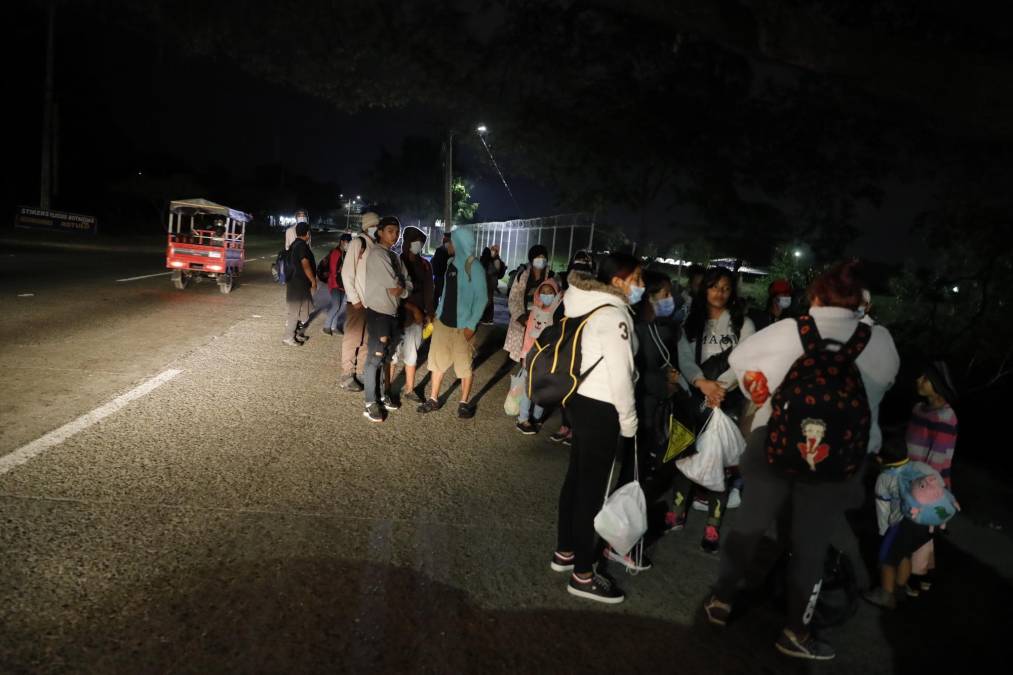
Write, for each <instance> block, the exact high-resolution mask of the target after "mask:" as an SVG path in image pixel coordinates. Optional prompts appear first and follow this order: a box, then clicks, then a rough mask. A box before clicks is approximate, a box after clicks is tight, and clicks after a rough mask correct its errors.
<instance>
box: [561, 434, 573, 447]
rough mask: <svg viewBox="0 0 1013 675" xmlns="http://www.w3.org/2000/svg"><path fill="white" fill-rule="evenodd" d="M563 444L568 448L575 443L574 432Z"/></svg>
mask: <svg viewBox="0 0 1013 675" xmlns="http://www.w3.org/2000/svg"><path fill="white" fill-rule="evenodd" d="M563 445H565V446H566V447H568V448H569V447H570V446H572V445H573V434H570V435H569V436H567V437H566V438H564V439H563Z"/></svg>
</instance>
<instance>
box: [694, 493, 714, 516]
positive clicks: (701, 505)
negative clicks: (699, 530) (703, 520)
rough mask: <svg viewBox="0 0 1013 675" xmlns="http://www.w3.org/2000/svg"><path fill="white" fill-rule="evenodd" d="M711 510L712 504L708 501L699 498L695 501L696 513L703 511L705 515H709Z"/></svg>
mask: <svg viewBox="0 0 1013 675" xmlns="http://www.w3.org/2000/svg"><path fill="white" fill-rule="evenodd" d="M710 508H711V505H710V502H709V501H707V500H706V499H700V498H699V497H697V498H696V499H694V500H693V510H694V511H703V512H704V513H707V512H708V511H710Z"/></svg>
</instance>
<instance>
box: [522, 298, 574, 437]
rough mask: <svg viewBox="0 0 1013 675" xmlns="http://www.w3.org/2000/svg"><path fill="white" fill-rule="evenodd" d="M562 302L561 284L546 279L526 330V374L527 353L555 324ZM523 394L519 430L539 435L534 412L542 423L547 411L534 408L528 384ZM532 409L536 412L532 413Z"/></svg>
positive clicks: (523, 350) (524, 351)
mask: <svg viewBox="0 0 1013 675" xmlns="http://www.w3.org/2000/svg"><path fill="white" fill-rule="evenodd" d="M562 302H563V292H562V291H561V290H560V289H559V284H557V283H556V280H555V279H552V278H549V279H546V280H545V282H544V283H543V284H542V285H541V286H539V287H538V290H537V291H536V292H535V300H534V305H533V306H532V308H531V312H529V313H528V323H527V327H526V329H525V330H524V346H523V347H522V348H521V353H522V354H524V355H525V356H524V359H522V361H521V367H522V370H523V371H524V372H526V371H527V353H528V352H529V351H531V347H532V346H533V345H534V344H535V340H536V339H537V338H538V336H539V335H541V334H542V331H543V330H545V329H546V328H548V327H549V326H551V325H552V324H553V323H554V322H555V314H556V310H557V309H558V308H559V307H560V306H561V304H562ZM523 392H524V393H523V394H522V396H521V400H520V405H521V410H520V414H519V415H517V430H518V431H520V432H521V433H522V434H524V435H525V436H530V435H532V434H536V433H538V427H536V426H535V424H534V423H533V422H531V419H532V412H533V413H534V419H535V420H536V421H541V418H542V414H543V413H544V412H545V411H544V410H543V409H542V407H541V406H540V405H534V406H532V403H531V400H530V399H529V398H528V396H527V394H528V391H527V385H526V384H525V386H524V388H523ZM532 407H533V408H534V411H532Z"/></svg>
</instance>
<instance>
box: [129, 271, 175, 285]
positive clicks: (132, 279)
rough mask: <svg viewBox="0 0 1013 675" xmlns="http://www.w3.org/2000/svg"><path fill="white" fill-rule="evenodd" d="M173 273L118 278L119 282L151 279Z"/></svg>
mask: <svg viewBox="0 0 1013 675" xmlns="http://www.w3.org/2000/svg"><path fill="white" fill-rule="evenodd" d="M170 274H172V272H159V273H158V274H145V275H144V276H142V277H127V278H126V279H117V280H116V281H117V283H118V282H121V281H137V280H138V279H150V278H151V277H165V276H169V275H170Z"/></svg>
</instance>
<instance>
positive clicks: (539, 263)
mask: <svg viewBox="0 0 1013 675" xmlns="http://www.w3.org/2000/svg"><path fill="white" fill-rule="evenodd" d="M548 262H549V261H548V260H546V259H545V258H535V259H534V260H532V261H531V266H532V267H534V268H535V269H536V270H544V269H545V266H546V265H547V264H548Z"/></svg>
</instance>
